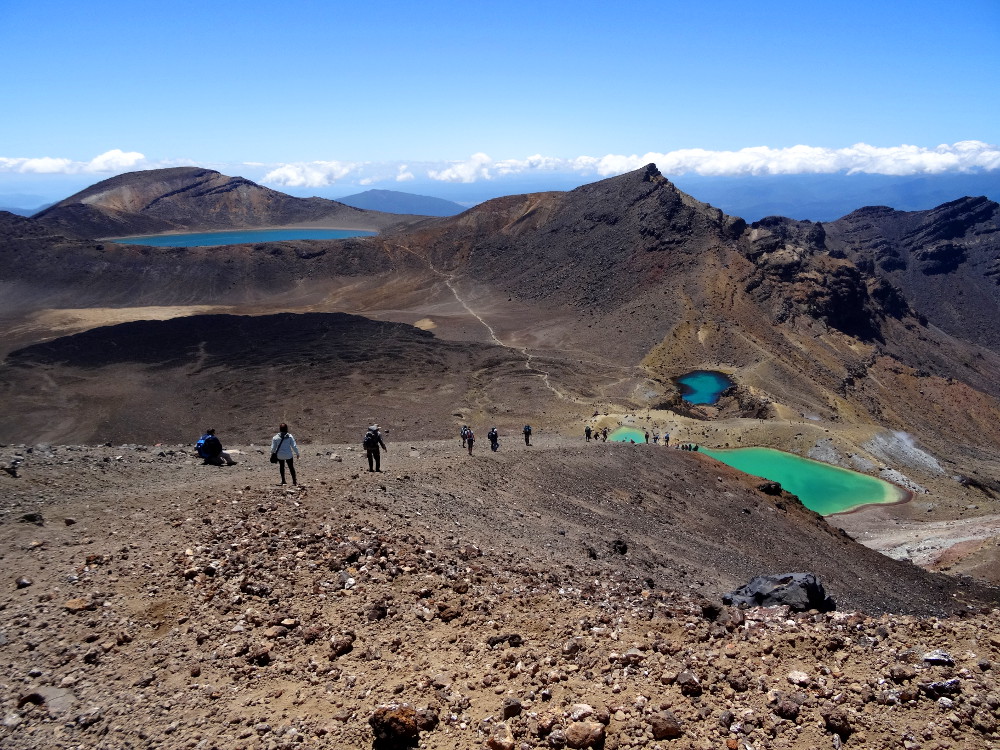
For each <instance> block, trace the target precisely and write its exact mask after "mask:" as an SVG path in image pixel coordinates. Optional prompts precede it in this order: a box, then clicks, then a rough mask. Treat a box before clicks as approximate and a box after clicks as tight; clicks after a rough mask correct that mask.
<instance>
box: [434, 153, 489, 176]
mask: <svg viewBox="0 0 1000 750" xmlns="http://www.w3.org/2000/svg"><path fill="white" fill-rule="evenodd" d="M492 165H493V160H492V159H491V158H490V157H489V156H487V155H486V154H483V153H479V154H473V155H472V156H470V157H469V158H468V160H467V161H462V162H455V163H453V164H452V165H451V166H449V167H447V168H446V169H441V170H435V169H429V170H427V176H428V177H430V178H431V179H432V180H440V181H441V182H478V181H479V180H492V179H493V176H492V175H491V174H490V167H491V166H492Z"/></svg>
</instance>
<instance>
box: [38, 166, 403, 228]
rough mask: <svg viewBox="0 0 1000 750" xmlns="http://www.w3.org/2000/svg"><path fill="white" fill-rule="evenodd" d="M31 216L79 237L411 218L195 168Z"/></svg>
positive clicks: (101, 190) (107, 188)
mask: <svg viewBox="0 0 1000 750" xmlns="http://www.w3.org/2000/svg"><path fill="white" fill-rule="evenodd" d="M34 218H35V219H36V220H38V221H39V222H41V223H42V224H44V225H46V226H47V227H49V228H50V229H51V230H52V231H55V232H58V233H61V234H64V235H67V236H70V237H83V238H100V237H122V236H127V235H137V234H157V233H161V232H171V231H203V230H211V229H249V228H258V227H274V226H288V225H294V224H298V225H302V224H306V225H313V226H326V227H331V228H340V229H367V230H381V229H384V228H386V227H388V226H392V225H394V224H400V223H401V222H406V221H408V220H409V221H413V220H414V219H415V217H404V216H397V215H390V214H385V213H380V212H377V211H365V210H363V209H358V208H354V207H353V206H347V205H344V204H343V203H338V202H337V201H332V200H327V199H325V198H295V197H293V196H290V195H286V194H285V193H280V192H278V191H276V190H271V189H270V188H266V187H263V186H261V185H258V184H256V183H254V182H251V181H250V180H247V179H244V178H243V177H227V176H226V175H223V174H220V173H219V172H216V171H214V170H211V169H201V168H198V167H175V168H172V169H151V170H145V171H140V172H129V173H126V174H121V175H118V176H116V177H112V178H110V179H108V180H104V181H103V182H99V183H97V184H96V185H92V186H91V187H89V188H87V189H86V190H82V191H80V192H79V193H76V194H75V195H72V196H70V197H69V198H66V199H65V200H63V201H60V202H59V203H56V204H55V205H54V206H51V207H50V208H47V209H45V210H44V211H41V212H39V213H38V214H36V215H35V217H34Z"/></svg>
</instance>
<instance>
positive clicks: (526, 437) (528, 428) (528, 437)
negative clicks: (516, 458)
mask: <svg viewBox="0 0 1000 750" xmlns="http://www.w3.org/2000/svg"><path fill="white" fill-rule="evenodd" d="M523 432H524V444H525V445H531V425H530V424H526V425H525V426H524V430H523Z"/></svg>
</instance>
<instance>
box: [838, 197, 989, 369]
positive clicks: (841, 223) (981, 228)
mask: <svg viewBox="0 0 1000 750" xmlns="http://www.w3.org/2000/svg"><path fill="white" fill-rule="evenodd" d="M824 227H825V229H826V235H827V246H828V248H829V249H830V250H832V251H835V252H840V253H842V254H844V255H846V256H847V257H848V258H850V259H851V260H852V261H854V263H855V264H857V265H858V266H859V267H860V268H862V269H864V270H865V271H866V272H868V273H872V274H876V275H878V276H881V277H883V278H885V279H887V280H888V281H889V282H890V283H891V284H892V285H894V286H896V287H898V288H899V289H900V290H901V291H902V292H903V294H904V295H905V297H906V298H907V299H908V300H909V302H910V304H911V305H912V306H913V307H914V308H915V309H917V310H918V311H920V312H921V313H922V314H924V315H926V316H927V319H928V320H929V321H930V322H931V323H933V324H934V325H936V326H938V327H940V328H941V329H943V330H945V331H947V332H948V333H950V334H951V335H952V336H955V337H957V338H961V339H965V340H967V341H972V342H975V343H977V344H980V345H983V346H989V347H991V348H993V349H997V348H998V347H1000V327H998V326H997V324H996V322H997V320H1000V204H997V203H994V202H993V201H991V200H988V199H986V198H962V199H960V200H956V201H952V202H951V203H945V204H944V205H941V206H938V207H937V208H934V209H931V210H929V211H912V212H903V211H894V210H893V209H891V208H887V207H885V206H876V207H872V208H863V209H860V210H858V211H855V212H854V213H852V214H848V215H847V216H845V217H843V218H841V219H838V220H837V221H833V222H830V223H828V224H825V225H824Z"/></svg>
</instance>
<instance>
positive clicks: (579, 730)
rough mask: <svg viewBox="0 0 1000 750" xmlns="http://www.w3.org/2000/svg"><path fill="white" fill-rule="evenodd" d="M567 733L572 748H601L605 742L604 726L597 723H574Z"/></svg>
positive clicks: (568, 743) (567, 741)
mask: <svg viewBox="0 0 1000 750" xmlns="http://www.w3.org/2000/svg"><path fill="white" fill-rule="evenodd" d="M565 731H566V744H567V745H568V746H569V747H572V748H584V747H601V746H602V744H603V742H604V725H603V724H601V723H599V722H596V721H574V722H573V723H572V724H570V725H569V726H567V727H566V730H565Z"/></svg>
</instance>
